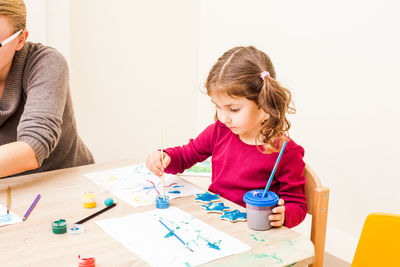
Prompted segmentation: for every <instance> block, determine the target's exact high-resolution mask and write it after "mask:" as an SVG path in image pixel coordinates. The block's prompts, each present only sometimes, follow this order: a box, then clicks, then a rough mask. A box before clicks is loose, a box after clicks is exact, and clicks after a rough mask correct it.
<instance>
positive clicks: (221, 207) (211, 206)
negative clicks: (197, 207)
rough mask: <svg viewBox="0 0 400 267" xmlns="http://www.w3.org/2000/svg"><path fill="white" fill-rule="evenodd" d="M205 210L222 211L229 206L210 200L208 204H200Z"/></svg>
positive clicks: (226, 209)
mask: <svg viewBox="0 0 400 267" xmlns="http://www.w3.org/2000/svg"><path fill="white" fill-rule="evenodd" d="M201 206H202V207H203V208H204V209H205V210H206V211H207V212H216V213H224V211H228V210H230V208H229V207H227V206H225V205H224V203H223V202H219V203H215V202H210V203H209V204H208V205H201Z"/></svg>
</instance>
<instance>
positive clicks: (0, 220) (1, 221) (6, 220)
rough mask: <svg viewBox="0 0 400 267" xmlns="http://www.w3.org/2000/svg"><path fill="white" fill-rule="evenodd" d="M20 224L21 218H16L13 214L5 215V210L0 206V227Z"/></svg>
mask: <svg viewBox="0 0 400 267" xmlns="http://www.w3.org/2000/svg"><path fill="white" fill-rule="evenodd" d="M20 222H22V218H20V217H18V216H17V215H16V214H15V213H13V212H11V211H10V213H9V214H7V208H6V207H4V206H2V205H0V226H4V225H8V224H15V223H20Z"/></svg>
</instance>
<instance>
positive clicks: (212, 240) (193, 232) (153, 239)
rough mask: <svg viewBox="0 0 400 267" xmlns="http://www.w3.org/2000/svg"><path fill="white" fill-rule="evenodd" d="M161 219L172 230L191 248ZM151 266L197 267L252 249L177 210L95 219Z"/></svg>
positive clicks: (172, 208) (107, 231) (173, 208)
mask: <svg viewBox="0 0 400 267" xmlns="http://www.w3.org/2000/svg"><path fill="white" fill-rule="evenodd" d="M159 220H162V221H163V222H164V223H165V224H166V225H167V226H168V227H169V229H170V230H173V231H174V233H175V234H176V235H178V236H179V237H180V238H181V239H182V240H183V241H184V243H186V244H187V246H188V247H190V248H191V249H192V250H193V251H194V252H191V251H190V250H188V249H187V248H186V247H185V245H183V244H182V243H181V242H180V241H179V240H178V239H177V238H176V237H175V236H173V235H170V236H169V237H166V235H168V233H169V231H168V229H167V228H165V226H163V225H162V224H161V223H160V222H159ZM96 223H97V224H98V225H99V226H100V227H101V228H102V229H103V230H104V231H105V232H106V233H108V234H109V235H111V236H112V237H113V238H115V239H116V240H118V241H119V242H121V243H122V244H123V245H124V246H126V247H127V248H128V249H129V250H131V251H132V252H133V253H135V254H136V255H138V256H139V257H141V258H142V259H143V260H145V261H146V262H147V263H149V264H150V265H152V266H195V265H199V264H203V263H206V262H209V261H212V260H215V259H218V258H221V257H226V256H229V255H233V254H237V253H241V252H244V251H247V250H249V249H250V247H249V246H248V245H246V244H245V243H243V242H241V241H239V240H237V239H235V238H233V237H231V236H229V235H227V234H225V233H223V232H221V231H219V230H217V229H215V228H213V227H212V226H210V225H208V224H206V223H204V222H202V221H200V220H198V219H196V218H195V217H193V216H192V215H190V214H188V213H186V212H184V211H182V210H181V209H178V208H176V207H169V208H168V209H155V210H151V211H147V212H144V213H139V214H133V215H129V216H125V217H120V218H114V219H107V220H101V221H97V222H96Z"/></svg>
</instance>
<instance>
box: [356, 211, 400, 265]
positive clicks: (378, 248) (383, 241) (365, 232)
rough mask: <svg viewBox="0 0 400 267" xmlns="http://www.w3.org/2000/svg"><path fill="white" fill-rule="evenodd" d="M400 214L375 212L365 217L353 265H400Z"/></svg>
mask: <svg viewBox="0 0 400 267" xmlns="http://www.w3.org/2000/svg"><path fill="white" fill-rule="evenodd" d="M399 240H400V215H397V214H389V213H381V212H375V213H371V214H370V215H368V217H367V218H366V219H365V223H364V227H363V229H362V232H361V236H360V240H359V241H358V245H357V249H356V253H355V254H354V258H353V263H352V264H351V266H352V267H372V266H400V263H399V245H398V243H399Z"/></svg>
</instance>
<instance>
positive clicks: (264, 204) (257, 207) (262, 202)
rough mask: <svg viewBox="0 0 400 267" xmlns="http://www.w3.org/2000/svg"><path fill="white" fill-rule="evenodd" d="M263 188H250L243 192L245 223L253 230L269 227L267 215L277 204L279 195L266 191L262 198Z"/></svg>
mask: <svg viewBox="0 0 400 267" xmlns="http://www.w3.org/2000/svg"><path fill="white" fill-rule="evenodd" d="M263 194H264V190H260V189H257V190H252V191H249V192H247V193H246V194H244V196H243V201H244V202H245V203H246V210H247V225H248V226H249V228H251V229H254V230H259V231H263V230H268V229H270V228H271V224H270V221H269V218H268V217H269V215H270V214H271V213H272V209H273V208H274V207H275V206H276V205H277V204H278V201H279V197H278V195H277V194H275V193H274V192H272V191H268V193H267V195H266V196H265V197H264V198H263V197H262V195H263Z"/></svg>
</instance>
